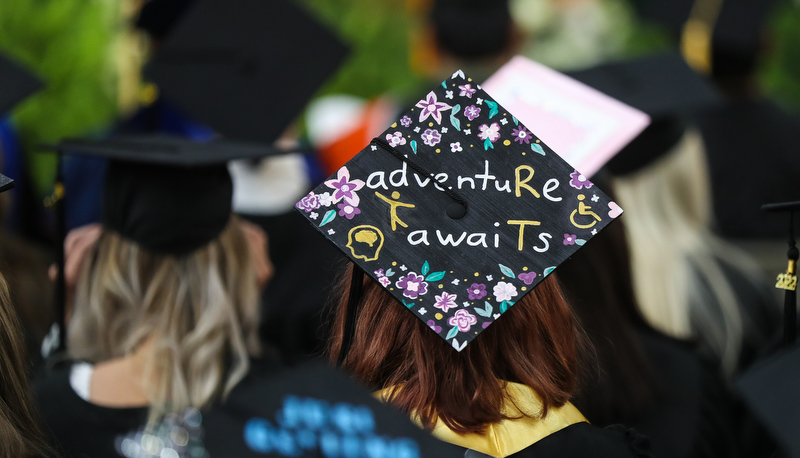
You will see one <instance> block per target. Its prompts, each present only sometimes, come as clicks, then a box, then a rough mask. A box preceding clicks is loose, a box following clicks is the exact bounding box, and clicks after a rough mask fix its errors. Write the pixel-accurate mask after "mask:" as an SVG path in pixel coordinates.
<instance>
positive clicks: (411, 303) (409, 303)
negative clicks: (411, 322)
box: [403, 300, 414, 309]
mask: <svg viewBox="0 0 800 458" xmlns="http://www.w3.org/2000/svg"><path fill="white" fill-rule="evenodd" d="M403 305H405V306H406V308H407V309H410V308H411V307H413V306H414V303H413V302H406V301H405V300H403Z"/></svg>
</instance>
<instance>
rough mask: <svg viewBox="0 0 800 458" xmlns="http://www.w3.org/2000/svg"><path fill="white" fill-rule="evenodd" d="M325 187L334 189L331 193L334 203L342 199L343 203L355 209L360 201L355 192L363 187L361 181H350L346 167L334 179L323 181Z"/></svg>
mask: <svg viewBox="0 0 800 458" xmlns="http://www.w3.org/2000/svg"><path fill="white" fill-rule="evenodd" d="M325 186H327V187H329V188H331V189H335V191H333V201H334V202H339V201H340V200H342V199H344V200H345V202H347V203H349V204H350V205H352V206H354V207H357V206H358V203H359V202H360V201H359V198H358V194H356V191H358V190H359V189H361V188H363V187H364V182H363V181H361V180H352V181H350V171H349V170H347V167H342V168H340V169H339V172H338V173H337V174H336V179H333V180H327V181H325ZM359 213H360V212H359Z"/></svg>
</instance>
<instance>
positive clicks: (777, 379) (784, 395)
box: [734, 346, 800, 458]
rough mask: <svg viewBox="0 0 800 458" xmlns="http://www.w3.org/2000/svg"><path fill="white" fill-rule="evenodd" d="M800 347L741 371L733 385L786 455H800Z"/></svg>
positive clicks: (798, 457) (799, 456)
mask: <svg viewBox="0 0 800 458" xmlns="http://www.w3.org/2000/svg"><path fill="white" fill-rule="evenodd" d="M798 385H800V346H795V347H792V348H790V349H788V350H785V351H784V352H782V353H780V354H778V355H776V356H774V357H772V358H771V359H769V360H767V361H764V362H762V363H760V364H758V365H756V366H754V367H753V368H751V369H750V370H748V371H747V372H745V373H744V375H742V376H741V377H740V378H739V379H738V380H736V382H735V383H734V386H735V387H736V390H737V391H738V392H739V393H740V394H741V396H742V398H743V399H744V402H745V404H747V406H748V407H749V408H750V410H751V411H752V413H753V415H754V416H755V417H756V418H757V419H758V420H759V421H760V422H761V424H762V425H763V426H764V427H765V428H766V429H767V431H769V432H770V433H771V434H772V436H773V437H774V438H775V439H776V440H777V441H778V443H779V444H780V445H781V447H782V448H783V450H784V451H785V452H786V453H788V455H787V456H789V457H792V458H800V435H798V434H797V432H798V431H800V390H798V389H797V387H798Z"/></svg>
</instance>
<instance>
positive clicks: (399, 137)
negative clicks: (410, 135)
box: [386, 132, 406, 148]
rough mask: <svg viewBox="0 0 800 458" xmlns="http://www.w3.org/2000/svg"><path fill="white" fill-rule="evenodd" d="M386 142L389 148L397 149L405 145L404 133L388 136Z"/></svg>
mask: <svg viewBox="0 0 800 458" xmlns="http://www.w3.org/2000/svg"><path fill="white" fill-rule="evenodd" d="M386 141H387V142H389V146H391V147H393V148H394V147H395V146H398V145H405V144H406V139H405V138H404V137H403V133H402V132H395V133H393V134H386Z"/></svg>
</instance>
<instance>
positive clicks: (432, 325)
mask: <svg viewBox="0 0 800 458" xmlns="http://www.w3.org/2000/svg"><path fill="white" fill-rule="evenodd" d="M426 324H427V325H428V327H429V328H431V329H433V330H434V331H436V332H437V333H439V332H442V327H441V326H437V325H436V322H435V321H433V320H428V323H426Z"/></svg>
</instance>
